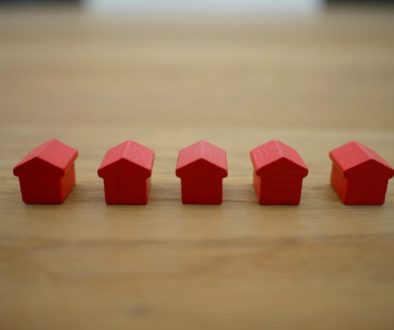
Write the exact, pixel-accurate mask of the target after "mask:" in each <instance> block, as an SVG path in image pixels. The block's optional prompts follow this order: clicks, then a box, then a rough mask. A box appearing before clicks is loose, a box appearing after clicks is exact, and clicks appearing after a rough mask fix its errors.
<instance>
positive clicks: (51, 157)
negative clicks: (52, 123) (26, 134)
mask: <svg viewBox="0 0 394 330" xmlns="http://www.w3.org/2000/svg"><path fill="white" fill-rule="evenodd" d="M77 156H78V151H77V150H76V149H74V148H72V147H70V146H68V145H65V144H63V143H61V142H60V141H57V140H49V141H47V142H45V143H43V144H41V145H39V146H38V147H36V148H34V149H33V150H31V151H30V152H29V153H28V154H27V155H26V156H25V157H23V159H22V160H21V161H20V162H19V163H18V164H16V166H15V167H14V170H13V172H14V175H15V176H17V177H19V183H20V188H21V193H22V200H23V201H24V202H25V203H26V204H61V203H63V201H64V200H65V199H66V197H67V196H68V194H69V193H70V191H71V189H72V188H73V187H74V185H75V167H74V161H75V159H76V158H77Z"/></svg>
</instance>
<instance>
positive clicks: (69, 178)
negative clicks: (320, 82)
mask: <svg viewBox="0 0 394 330" xmlns="http://www.w3.org/2000/svg"><path fill="white" fill-rule="evenodd" d="M75 183H76V175H75V165H74V163H73V164H72V165H71V166H70V167H69V169H68V170H67V172H66V174H65V175H63V176H62V177H61V179H60V196H61V200H62V201H64V200H65V199H66V198H67V196H68V194H69V193H70V192H71V190H72V188H73V187H74V186H75Z"/></svg>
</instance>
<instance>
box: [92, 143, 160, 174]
mask: <svg viewBox="0 0 394 330" xmlns="http://www.w3.org/2000/svg"><path fill="white" fill-rule="evenodd" d="M154 159H155V152H154V151H153V150H151V149H149V148H147V147H145V146H143V145H142V144H139V143H137V142H135V141H131V140H127V141H124V142H123V143H121V144H118V145H116V146H115V147H113V148H111V149H109V150H108V151H107V153H106V154H105V156H104V159H103V161H102V162H101V165H100V168H99V169H98V175H99V176H100V177H103V176H105V175H106V173H109V170H110V169H111V167H112V166H114V165H116V164H118V163H119V162H127V163H128V164H130V165H131V166H133V167H134V168H136V169H138V170H140V171H141V174H142V175H145V176H146V177H147V178H148V177H150V176H151V174H152V167H153V162H154Z"/></svg>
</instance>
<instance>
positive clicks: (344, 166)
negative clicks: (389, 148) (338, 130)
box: [329, 141, 394, 178]
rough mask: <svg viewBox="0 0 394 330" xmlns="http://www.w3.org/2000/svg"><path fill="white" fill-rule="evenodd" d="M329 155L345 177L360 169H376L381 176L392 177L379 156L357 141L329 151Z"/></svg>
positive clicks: (387, 166)
mask: <svg viewBox="0 0 394 330" xmlns="http://www.w3.org/2000/svg"><path fill="white" fill-rule="evenodd" d="M329 155H330V158H331V160H332V161H333V162H334V163H335V164H336V165H337V166H338V168H339V169H340V170H341V171H342V173H343V174H344V175H345V176H346V175H349V174H351V173H352V172H354V173H356V172H358V171H360V169H361V167H365V168H371V170H375V169H377V167H378V168H379V172H381V174H382V176H384V177H387V178H392V177H393V175H394V170H393V169H392V168H391V166H390V165H389V164H388V163H387V162H386V161H385V160H384V159H383V158H382V157H381V156H379V155H378V154H377V153H376V152H375V151H373V150H372V149H369V148H368V147H366V146H365V145H363V144H361V143H359V142H357V141H350V142H348V143H346V144H344V145H342V146H340V147H338V148H336V149H334V150H331V151H330V153H329ZM360 174H361V173H360Z"/></svg>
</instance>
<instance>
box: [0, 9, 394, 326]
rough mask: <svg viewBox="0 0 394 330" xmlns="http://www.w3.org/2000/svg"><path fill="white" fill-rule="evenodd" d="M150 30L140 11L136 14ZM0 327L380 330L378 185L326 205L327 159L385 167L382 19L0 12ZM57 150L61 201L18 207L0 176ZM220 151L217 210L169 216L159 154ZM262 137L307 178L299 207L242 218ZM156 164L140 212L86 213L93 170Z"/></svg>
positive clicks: (384, 252)
mask: <svg viewBox="0 0 394 330" xmlns="http://www.w3.org/2000/svg"><path fill="white" fill-rule="evenodd" d="M151 19H152V18H151ZM0 45H1V46H0V116H1V120H0V138H1V140H0V183H1V184H0V210H1V211H0V217H1V219H0V328H1V329H4V330H17V329H95V330H98V329H191V330H192V329H202V328H203V329H289V328H290V329H393V327H394V315H393V306H394V187H393V184H392V183H391V184H390V185H389V191H388V195H387V202H386V204H385V205H384V206H382V207H345V206H343V205H342V204H341V203H340V202H339V199H338V198H337V196H336V195H335V193H334V192H333V191H332V189H331V188H330V187H329V184H328V182H329V172H330V161H329V158H328V151H329V150H330V149H332V148H334V147H336V146H338V145H340V144H342V143H344V142H347V141H349V140H351V139H358V140H360V141H361V142H363V143H365V144H366V145H368V146H370V147H371V148H374V149H375V150H376V151H377V152H379V153H380V154H381V155H382V156H383V157H384V158H385V159H386V160H387V161H388V162H390V163H391V164H393V163H394V148H393V146H394V144H393V143H394V111H393V109H394V93H393V91H394V19H393V12H392V11H390V10H387V11H385V12H378V11H374V12H362V11H361V12H356V13H352V12H350V11H343V12H342V11H332V12H328V13H326V14H324V15H323V14H322V15H320V16H313V17H296V18H290V17H279V18H278V19H277V20H274V19H272V18H268V17H259V16H253V17H241V18H238V19H237V20H235V21H232V20H231V19H228V18H214V17H209V16H208V17H205V18H203V19H201V20H200V21H199V19H197V18H193V19H190V20H188V19H181V18H180V17H178V18H177V19H174V20H172V19H169V18H168V17H167V18H160V19H156V20H148V19H146V20H144V19H142V18H137V17H127V16H126V15H122V16H119V17H106V16H102V17H97V16H92V15H89V14H87V13H84V12H78V11H67V12H56V11H44V12H40V11H32V12H26V11H8V10H7V11H6V10H3V11H0ZM48 138H58V139H60V140H62V141H64V142H65V143H67V144H70V145H72V146H74V147H76V148H77V149H78V150H79V152H80V156H79V158H78V160H77V162H76V169H77V186H76V188H75V189H74V190H73V192H72V193H71V195H70V196H69V198H68V199H67V201H66V202H65V203H64V204H63V205H61V206H33V205H31V206H27V205H24V204H23V203H22V202H21V200H20V193H19V187H18V182H17V179H16V178H15V177H13V175H12V167H13V165H15V163H16V162H17V161H18V160H19V159H20V158H21V157H22V156H23V154H24V153H26V152H27V151H28V150H29V149H30V148H32V147H33V146H35V145H37V144H38V143H40V142H42V141H43V140H46V139H48ZM201 138H204V139H207V140H209V141H212V143H215V144H217V145H219V146H221V147H223V148H224V149H226V151H227V155H228V165H229V177H228V178H226V179H225V181H224V203H223V205H221V206H191V205H182V204H181V203H180V182H179V179H178V178H176V177H175V173H174V172H175V163H176V157H177V153H178V150H179V149H180V148H181V147H183V146H185V145H188V144H191V143H193V142H194V141H196V140H198V139H201ZM272 138H276V139H281V140H283V141H284V142H285V143H288V144H290V145H292V146H293V147H294V148H296V149H297V150H298V151H299V153H300V154H301V156H302V157H303V159H304V160H305V162H306V163H307V165H308V167H309V169H310V174H309V175H308V177H307V178H306V179H305V181H304V189H303V196H302V201H301V205H300V206H299V207H288V206H270V207H268V206H260V205H258V203H257V201H256V197H255V195H254V192H253V189H252V175H251V174H252V165H251V162H250V159H249V155H248V152H249V150H250V149H251V148H253V147H255V146H256V145H258V144H260V143H262V142H264V141H266V140H269V139H272ZM125 139H135V140H137V141H139V142H141V143H143V144H145V145H147V146H149V147H151V148H153V149H154V150H155V151H156V155H157V157H156V160H155V167H154V172H153V177H152V192H151V200H150V203H149V204H148V205H147V206H123V207H122V206H119V207H117V206H113V207H108V206H106V205H105V203H104V196H103V187H102V181H101V180H100V179H99V178H98V177H97V168H98V166H99V164H100V161H101V159H102V157H103V155H104V153H105V150H107V149H108V148H109V147H111V146H113V145H115V144H117V143H119V142H121V141H123V140H125Z"/></svg>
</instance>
